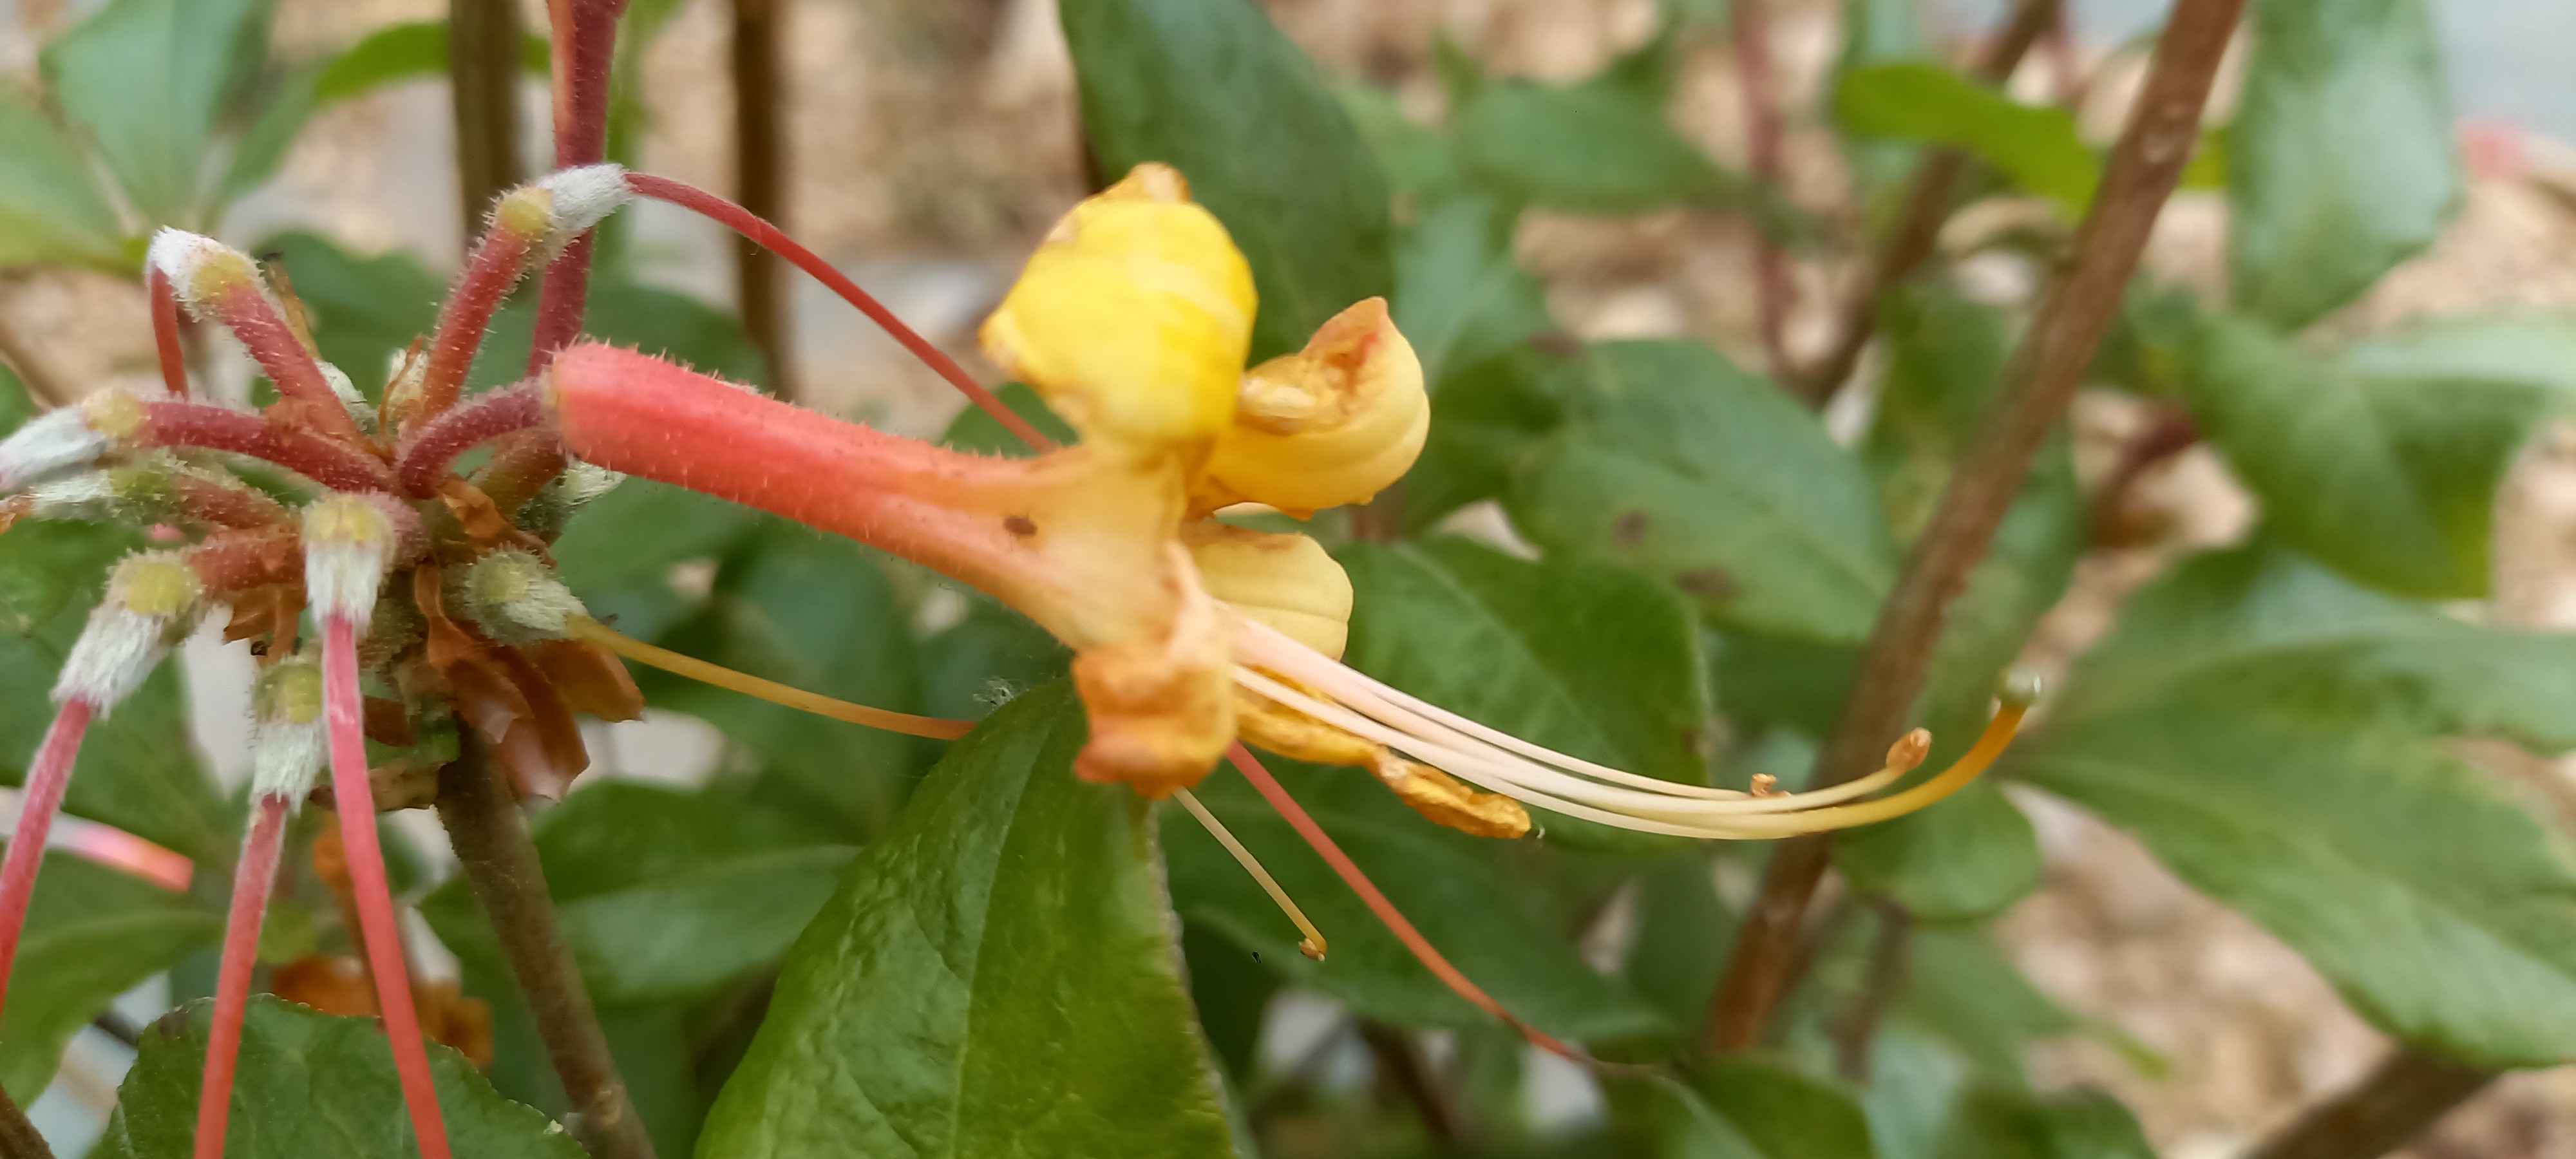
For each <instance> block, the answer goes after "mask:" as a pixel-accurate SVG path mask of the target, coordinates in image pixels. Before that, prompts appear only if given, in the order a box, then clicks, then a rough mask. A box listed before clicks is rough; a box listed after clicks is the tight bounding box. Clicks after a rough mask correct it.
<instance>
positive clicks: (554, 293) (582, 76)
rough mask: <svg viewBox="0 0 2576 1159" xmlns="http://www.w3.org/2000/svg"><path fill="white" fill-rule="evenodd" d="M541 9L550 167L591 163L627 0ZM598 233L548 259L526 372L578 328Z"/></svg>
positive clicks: (604, 124)
mask: <svg viewBox="0 0 2576 1159" xmlns="http://www.w3.org/2000/svg"><path fill="white" fill-rule="evenodd" d="M546 8H547V10H548V12H549V13H550V14H551V15H552V17H553V23H554V77H555V84H554V98H555V168H557V169H570V168H572V167H574V166H576V165H589V164H592V163H594V162H597V161H600V160H603V159H605V158H606V157H607V154H608V81H609V69H610V68H611V67H612V66H613V65H614V64H615V62H616V56H617V19H618V17H620V16H622V15H624V14H625V12H626V0H546ZM597 236H598V235H597V234H595V233H593V232H589V231H584V232H583V233H582V235H581V236H580V237H578V238H575V239H573V241H572V243H571V244H570V245H567V246H565V247H564V248H563V252H561V253H559V254H557V255H556V256H555V259H554V260H553V261H551V262H548V263H547V264H546V283H545V286H544V287H543V288H542V289H540V290H539V291H538V295H537V322H536V330H535V333H534V334H533V336H532V337H531V340H530V342H529V344H528V373H529V374H530V375H532V376H533V375H534V374H536V373H537V372H538V371H540V370H543V369H545V366H546V363H547V362H549V361H552V360H553V358H554V356H555V352H556V351H558V350H561V349H563V347H564V346H565V345H566V344H567V343H570V342H571V341H572V340H573V336H574V335H576V334H579V333H580V332H581V314H582V307H583V305H584V303H585V301H586V300H587V298H588V296H589V293H590V254H591V246H592V241H593V239H595V238H596V237H597Z"/></svg>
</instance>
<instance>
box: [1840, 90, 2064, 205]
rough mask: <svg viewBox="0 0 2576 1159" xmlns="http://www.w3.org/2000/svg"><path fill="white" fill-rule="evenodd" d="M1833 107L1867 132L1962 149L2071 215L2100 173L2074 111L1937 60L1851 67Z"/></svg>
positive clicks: (1845, 120)
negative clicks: (2016, 94)
mask: <svg viewBox="0 0 2576 1159" xmlns="http://www.w3.org/2000/svg"><path fill="white" fill-rule="evenodd" d="M1834 115H1835V116H1836V117H1838V118H1840V119H1841V121H1842V123H1843V126H1844V127H1845V128H1846V129H1849V130H1850V131H1851V132H1853V133H1856V134H1859V135H1861V136H1864V137H1893V138H1897V139H1899V140H1906V141H1924V142H1929V143H1932V144H1937V145H1949V146H1953V147H1956V148H1960V149H1965V150H1967V151H1968V152H1970V153H1973V154H1975V155H1976V156H1977V157H1978V158H1979V159H1981V160H1983V161H1984V162H1985V163H1986V164H1988V165H1992V166H1994V167H1995V171H1996V172H1999V173H2001V174H2003V175H2004V177H2005V179H2007V180H2009V181H2011V182H2012V183H2013V184H2015V185H2018V186H2020V187H2022V188H2023V189H2027V190H2029V191H2030V192H2032V193H2036V194H2038V195H2040V196H2042V197H2045V198H2048V199H2049V200H2051V201H2054V202H2056V203H2057V205H2058V208H2060V209H2063V210H2065V211H2066V215H2067V216H2068V217H2070V218H2073V217H2080V216H2082V215H2083V213H2084V209H2085V207H2086V206H2088V205H2090V204H2092V201H2093V187H2094V186H2095V185H2097V184H2099V183H2100V181H2101V165H2100V163H2099V162H2097V161H2095V160H2094V158H2093V151H2092V150H2090V149H2087V148H2085V147H2084V142H2083V140H2082V139H2081V138H2079V137H2077V136H2076V135H2075V117H2074V116H2073V114H2070V113H2068V112H2067V111H2066V110H2064V109H2052V108H2041V107H2038V106H2034V105H2025V104H2021V103H2019V102H2016V101H2014V100H2013V99H2012V98H2010V97H2007V96H2004V95H2003V94H2001V93H1998V92H1996V91H1994V90H1993V89H1989V88H1986V87H1985V86H1983V85H1980V84H1977V83H1975V82H1973V81H1970V80H1969V79H1968V78H1966V77H1963V76H1960V75H1959V74H1958V73H1955V72H1952V71H1951V70H1949V69H1947V68H1943V67H1941V66H1940V65H1937V64H1924V63H1904V64H1876V65H1870V66H1867V67H1864V68H1855V69H1851V70H1849V71H1847V72H1845V73H1843V75H1842V80H1841V82H1840V83H1839V84H1837V85H1836V86H1835V89H1834Z"/></svg>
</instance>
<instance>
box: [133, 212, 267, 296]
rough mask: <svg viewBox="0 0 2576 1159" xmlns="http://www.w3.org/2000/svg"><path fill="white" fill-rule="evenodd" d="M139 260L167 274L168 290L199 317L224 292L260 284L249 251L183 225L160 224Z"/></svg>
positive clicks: (162, 274)
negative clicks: (150, 245) (171, 226)
mask: <svg viewBox="0 0 2576 1159" xmlns="http://www.w3.org/2000/svg"><path fill="white" fill-rule="evenodd" d="M143 262H144V264H145V265H147V266H149V267H151V268H152V269H154V270H157V271H159V272H160V274H161V276H162V277H164V278H168V279H169V280H170V292H171V293H172V294H175V295H177V296H178V299H179V301H180V303H181V304H182V305H185V306H187V307H188V310H189V312H190V313H193V314H196V315H199V316H200V317H202V316H204V315H205V314H207V313H209V312H210V311H212V310H213V309H214V308H215V306H216V305H217V302H216V299H217V298H219V297H221V296H222V295H223V294H224V293H225V292H227V291H230V290H232V289H234V288H236V287H240V286H252V287H257V286H258V285H259V284H260V283H259V267H257V266H255V265H253V264H251V260H250V255H249V254H246V253H243V252H241V251H240V250H237V249H234V248H233V247H231V246H228V245H225V244H224V243H222V242H219V241H216V240H215V239H213V238H210V237H207V236H206V235H204V234H201V233H190V232H188V231H187V230H184V229H171V228H167V227H164V228H163V229H162V230H161V232H159V233H156V234H153V235H152V248H150V249H148V250H146V251H144V255H143Z"/></svg>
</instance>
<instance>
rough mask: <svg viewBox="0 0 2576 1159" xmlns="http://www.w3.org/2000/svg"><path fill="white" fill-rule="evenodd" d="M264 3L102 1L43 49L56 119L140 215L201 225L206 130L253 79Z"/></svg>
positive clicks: (211, 130)
mask: <svg viewBox="0 0 2576 1159" xmlns="http://www.w3.org/2000/svg"><path fill="white" fill-rule="evenodd" d="M268 17H269V2H268V0H111V2H110V3H109V4H108V5H107V6H106V7H104V8H101V9H99V10H98V12H97V13H95V14H94V15H92V16H90V17H89V18H88V19H87V20H83V21H82V22H81V23H80V24H79V25H77V26H75V27H74V28H73V29H72V30H71V31H69V32H66V33H64V34H63V35H62V36H60V37H58V38H56V39H55V40H54V42H53V43H51V44H48V45H46V46H45V50H44V52H43V54H42V57H41V60H42V62H43V65H44V72H45V78H46V80H47V81H48V82H49V84H50V85H51V87H52V89H53V92H54V100H55V101H56V102H57V103H58V104H59V105H60V107H61V108H62V111H63V115H64V116H65V117H66V118H68V119H69V120H70V121H71V122H72V124H74V125H76V126H78V127H79V128H80V129H82V130H83V131H84V132H86V133H87V134H88V136H89V140H90V143H91V144H92V145H93V146H95V147H96V148H97V150H98V153H99V155H100V156H101V157H102V158H104V159H105V160H106V162H107V167H108V169H109V170H110V171H112V172H114V173H115V174H116V178H117V181H118V182H119V183H120V184H122V185H123V186H124V187H125V194H126V196H127V197H128V198H129V199H131V200H132V202H133V203H134V207H135V209H137V210H138V211H140V212H141V213H142V214H143V216H144V218H145V219H147V220H149V221H153V222H161V223H171V224H178V225H185V226H193V227H200V228H201V227H203V226H204V225H206V224H208V223H207V222H205V221H204V220H203V216H202V210H203V209H204V207H205V205H204V202H205V196H206V193H207V174H206V172H205V169H206V160H207V158H208V156H209V155H210V154H211V153H212V151H213V145H214V138H215V133H216V130H217V129H218V128H219V127H220V126H221V124H222V123H223V121H224V119H225V117H226V116H228V115H229V114H230V113H231V112H232V111H233V108H234V105H235V103H236V102H237V101H238V100H239V99H240V98H241V96H242V95H243V92H244V90H245V89H246V88H247V87H248V86H249V84H250V83H251V81H252V79H253V78H254V77H256V76H258V75H259V70H260V65H261V62H262V61H263V60H264V59H265V58H266V55H267V47H268Z"/></svg>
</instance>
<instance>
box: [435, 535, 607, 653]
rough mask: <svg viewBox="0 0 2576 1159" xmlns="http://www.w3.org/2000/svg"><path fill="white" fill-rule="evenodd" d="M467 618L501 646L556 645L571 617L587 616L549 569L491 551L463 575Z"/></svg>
mask: <svg viewBox="0 0 2576 1159" xmlns="http://www.w3.org/2000/svg"><path fill="white" fill-rule="evenodd" d="M461 594H462V595H463V597H464V599H463V600H462V603H463V605H464V607H465V610H466V615H467V616H468V617H470V618H471V619H473V620H474V622H475V623H477V624H480V625H482V627H483V630H484V631H486V632H489V633H491V634H492V637H493V638H494V639H496V640H499V641H501V642H502V643H504V644H533V643H536V642H538V641H540V640H559V639H562V638H563V637H564V636H565V635H566V634H567V632H568V626H569V624H570V622H571V620H572V618H573V617H574V616H580V615H587V614H588V610H587V609H585V608H583V607H582V604H581V598H580V597H579V596H575V595H574V594H572V589H571V588H568V587H565V586H564V582H563V581H562V580H560V579H557V578H555V574H554V572H553V571H552V570H550V569H548V568H547V567H546V565H545V564H544V563H543V562H542V561H540V560H538V559H537V557H535V556H533V555H530V554H528V553H527V552H524V551H496V552H493V553H492V554H490V555H487V556H484V557H483V558H481V559H479V560H476V561H474V566H472V567H470V568H467V569H466V570H465V578H464V591H463V592H462V593H461Z"/></svg>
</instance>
